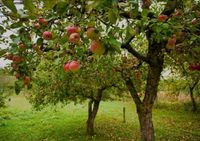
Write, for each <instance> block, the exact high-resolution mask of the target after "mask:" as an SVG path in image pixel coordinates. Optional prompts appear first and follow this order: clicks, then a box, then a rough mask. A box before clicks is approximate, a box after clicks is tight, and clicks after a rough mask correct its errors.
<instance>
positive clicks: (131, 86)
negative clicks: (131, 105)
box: [126, 78, 142, 106]
mask: <svg viewBox="0 0 200 141" xmlns="http://www.w3.org/2000/svg"><path fill="white" fill-rule="evenodd" d="M126 85H127V87H128V89H129V91H130V93H131V96H132V98H133V100H134V102H135V104H136V105H137V106H139V105H140V104H142V102H141V100H140V98H139V96H138V94H137V91H136V88H135V86H134V84H133V82H132V81H131V79H130V78H129V79H128V80H126Z"/></svg>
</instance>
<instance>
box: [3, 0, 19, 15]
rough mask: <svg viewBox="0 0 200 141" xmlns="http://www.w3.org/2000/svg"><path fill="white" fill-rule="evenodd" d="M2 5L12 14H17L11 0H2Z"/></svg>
mask: <svg viewBox="0 0 200 141" xmlns="http://www.w3.org/2000/svg"><path fill="white" fill-rule="evenodd" d="M2 2H3V4H4V5H5V6H6V7H8V8H9V9H10V10H11V11H12V12H13V13H17V8H16V7H15V4H14V2H13V0H2Z"/></svg>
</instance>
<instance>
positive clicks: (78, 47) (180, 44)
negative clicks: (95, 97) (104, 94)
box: [1, 0, 200, 141]
mask: <svg viewBox="0 0 200 141" xmlns="http://www.w3.org/2000/svg"><path fill="white" fill-rule="evenodd" d="M2 2H3V4H4V6H3V7H2V8H1V11H2V13H3V14H4V15H5V16H6V20H4V22H3V23H4V26H2V28H3V29H6V30H11V31H13V32H14V33H13V34H11V35H10V38H9V39H8V40H7V41H5V42H8V43H9V48H8V49H6V52H7V53H6V54H5V57H6V58H7V59H10V60H12V64H11V65H12V68H13V69H12V70H13V73H15V75H16V77H18V78H19V81H17V82H16V88H17V91H18V92H19V91H20V89H21V88H22V87H24V86H28V87H31V82H32V80H33V79H32V74H33V73H32V72H33V71H34V70H35V69H36V68H37V65H38V64H39V62H40V60H41V57H43V56H46V55H47V56H50V57H51V56H52V55H53V54H55V55H56V56H57V57H56V58H57V59H58V60H59V61H57V62H62V61H61V60H62V58H63V57H64V56H66V55H67V53H71V54H72V55H71V56H73V57H72V58H71V59H70V60H72V62H73V63H71V62H66V66H65V69H66V70H68V69H69V70H74V69H75V70H76V69H81V68H79V63H77V61H78V62H80V64H81V63H82V61H83V60H85V58H86V57H87V56H88V53H87V52H88V48H89V51H91V52H92V53H94V54H98V55H100V56H101V55H106V54H108V53H109V52H114V53H118V54H119V55H120V54H127V55H132V56H134V57H136V58H137V59H138V60H139V62H143V64H146V65H147V69H146V72H147V77H146V83H145V84H146V87H145V92H144V98H142V99H141V98H140V97H139V95H138V91H137V89H136V87H135V84H134V80H133V78H132V77H126V75H123V78H124V80H125V82H126V86H127V88H128V89H129V91H130V94H131V96H132V98H133V100H134V102H135V104H136V108H137V113H138V118H139V122H140V127H141V139H142V140H143V141H153V140H155V136H154V127H153V122H152V108H153V105H154V102H155V99H156V97H157V91H158V85H159V81H160V76H161V72H162V70H163V67H164V60H165V56H168V55H169V56H171V55H172V54H173V53H174V55H175V57H178V56H181V55H183V54H179V53H176V52H178V49H179V48H181V49H183V50H184V51H185V53H184V55H186V56H187V57H188V58H189V59H190V61H192V62H195V66H198V61H199V59H198V58H196V56H197V55H198V54H199V43H200V42H199V41H200V39H199V26H200V24H199V18H200V14H199V13H200V7H199V5H200V4H199V1H198V0H184V1H183V0H137V1H136V0H109V1H108V0H95V1H94V0H81V1H77V0H74V1H67V0H63V1H61V0H57V1H51V0H38V1H35V0H26V1H23V2H22V4H23V8H22V9H17V8H16V6H15V4H14V2H13V1H12V0H2ZM141 35H142V36H143V40H145V41H146V42H147V46H146V49H145V50H143V51H141V50H140V46H137V47H135V46H134V45H135V44H134V43H135V42H136V40H135V39H137V38H138V37H139V36H141ZM57 59H55V61H56V60H57ZM197 68H198V67H195V69H197ZM125 70H126V69H125ZM197 70H199V69H197ZM125 72H126V71H125Z"/></svg>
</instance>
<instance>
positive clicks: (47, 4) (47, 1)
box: [43, 0, 59, 9]
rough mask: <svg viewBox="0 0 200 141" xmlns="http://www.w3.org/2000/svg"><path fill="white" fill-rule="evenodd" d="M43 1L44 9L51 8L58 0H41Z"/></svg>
mask: <svg viewBox="0 0 200 141" xmlns="http://www.w3.org/2000/svg"><path fill="white" fill-rule="evenodd" d="M43 2H44V7H45V8H46V9H52V8H53V7H54V6H55V5H56V4H57V3H58V2H59V0H43Z"/></svg>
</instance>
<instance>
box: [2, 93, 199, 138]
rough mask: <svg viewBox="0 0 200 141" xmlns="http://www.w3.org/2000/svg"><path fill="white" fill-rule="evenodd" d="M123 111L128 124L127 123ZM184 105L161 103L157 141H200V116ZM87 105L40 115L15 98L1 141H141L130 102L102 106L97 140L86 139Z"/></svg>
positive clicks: (157, 112)
mask: <svg viewBox="0 0 200 141" xmlns="http://www.w3.org/2000/svg"><path fill="white" fill-rule="evenodd" d="M123 107H125V108H126V122H125V123H124V122H123V112H122V111H123V110H122V109H123ZM189 107H190V105H189V104H187V103H180V102H173V103H171V102H168V103H166V102H157V103H156V105H155V106H154V111H153V121H154V127H155V136H156V140H159V141H199V140H200V122H199V121H200V112H199V111H198V112H196V113H193V112H191V111H190V108H189ZM86 120H87V102H85V103H83V104H77V105H74V104H73V103H71V104H68V105H57V106H49V107H45V108H44V109H42V110H40V111H36V110H35V109H33V108H32V107H31V105H30V104H29V103H28V101H27V100H26V99H25V96H24V95H18V96H16V95H15V96H11V98H10V101H8V102H7V108H3V109H0V140H1V141H90V140H94V141H137V140H140V132H139V130H140V129H139V123H138V118H137V114H136V110H135V105H134V103H133V101H132V100H131V99H130V101H129V100H127V101H113V102H110V101H107V102H101V104H100V109H99V112H98V114H97V117H96V120H95V133H96V134H95V136H93V137H88V136H86V129H85V125H86V124H85V123H86Z"/></svg>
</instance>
